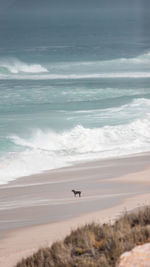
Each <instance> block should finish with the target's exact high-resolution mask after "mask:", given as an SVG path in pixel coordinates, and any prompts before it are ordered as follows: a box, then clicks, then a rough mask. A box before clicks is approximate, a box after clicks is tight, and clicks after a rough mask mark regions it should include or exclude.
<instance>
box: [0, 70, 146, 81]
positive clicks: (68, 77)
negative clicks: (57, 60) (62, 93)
mask: <svg viewBox="0 0 150 267" xmlns="http://www.w3.org/2000/svg"><path fill="white" fill-rule="evenodd" d="M39 72H42V71H39ZM43 72H47V71H46V70H44V71H43ZM14 73H15V72H14ZM117 78H134V79H135V78H136V79H138V78H150V72H120V73H115V72H111V73H94V74H83V75H80V74H67V75H63V74H47V75H13V76H11V75H4V74H0V79H1V80H9V79H11V80H80V79H117Z"/></svg>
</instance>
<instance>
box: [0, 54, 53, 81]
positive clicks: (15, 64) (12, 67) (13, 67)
mask: <svg viewBox="0 0 150 267" xmlns="http://www.w3.org/2000/svg"><path fill="white" fill-rule="evenodd" d="M43 72H48V70H47V69H46V68H45V67H42V66H41V65H40V64H27V63H25V62H22V61H20V60H18V59H14V58H10V59H1V60H0V74H2V75H3V76H6V77H7V74H8V73H11V74H18V73H32V74H33V73H43Z"/></svg>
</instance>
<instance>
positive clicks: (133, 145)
mask: <svg viewBox="0 0 150 267" xmlns="http://www.w3.org/2000/svg"><path fill="white" fill-rule="evenodd" d="M9 140H11V142H13V143H14V145H17V146H20V147H22V150H23V151H21V152H16V153H9V154H8V155H7V156H5V157H3V158H1V161H0V162H1V163H0V176H1V177H2V179H1V183H7V182H8V181H10V180H13V179H15V178H17V177H21V176H26V175H30V174H33V173H39V172H42V171H44V170H48V169H56V168H60V167H63V166H69V165H71V164H73V163H74V162H82V161H86V160H91V159H92V160H93V159H104V158H109V157H119V156H124V155H130V154H133V153H139V152H146V151H149V150H150V115H148V114H147V116H146V117H145V118H144V119H137V120H135V121H133V122H132V123H128V124H124V125H118V126H105V127H102V128H93V129H90V128H85V127H83V126H81V125H78V126H76V127H75V128H73V129H71V130H68V131H64V132H61V133H57V132H53V131H51V130H49V131H42V130H37V131H36V132H35V133H34V134H32V135H31V136H30V137H28V138H23V137H21V136H16V135H15V136H9Z"/></svg>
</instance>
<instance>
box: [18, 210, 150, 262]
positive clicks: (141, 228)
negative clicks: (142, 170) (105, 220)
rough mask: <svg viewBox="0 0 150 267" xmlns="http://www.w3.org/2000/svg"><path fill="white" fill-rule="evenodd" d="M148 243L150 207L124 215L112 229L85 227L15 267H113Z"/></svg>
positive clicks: (93, 225)
mask: <svg viewBox="0 0 150 267" xmlns="http://www.w3.org/2000/svg"><path fill="white" fill-rule="evenodd" d="M147 242H150V207H145V208H143V209H140V210H139V211H135V212H132V213H130V214H127V213H126V214H125V215H124V216H122V217H121V218H120V219H118V220H117V221H116V222H115V223H114V224H113V225H111V224H103V225H98V224H94V223H92V224H88V225H85V226H84V227H81V228H78V229H77V230H75V231H72V232H71V234H70V235H68V236H67V237H66V238H65V239H64V241H62V242H56V243H54V244H53V245H52V246H51V248H45V249H40V250H39V251H38V252H37V253H35V254H33V255H32V256H30V257H28V258H27V259H23V260H22V261H21V262H20V263H18V264H17V265H16V267H114V266H115V265H116V262H117V260H118V258H119V257H120V255H121V254H122V253H123V252H125V251H129V250H131V249H132V248H134V247H135V246H136V245H141V244H144V243H147Z"/></svg>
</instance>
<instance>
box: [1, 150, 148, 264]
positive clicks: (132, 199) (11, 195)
mask: <svg viewBox="0 0 150 267" xmlns="http://www.w3.org/2000/svg"><path fill="white" fill-rule="evenodd" d="M149 162H150V155H149V154H148V153H146V154H136V155H133V156H130V157H125V158H118V159H117V158H116V159H108V160H101V161H93V162H86V163H82V164H75V165H73V166H70V167H66V168H61V169H57V170H51V171H47V172H45V173H42V174H38V175H32V176H29V177H23V178H20V179H17V180H15V181H13V182H10V183H8V184H7V185H1V187H0V236H1V242H0V266H5V267H12V266H14V265H15V264H16V263H17V262H18V261H19V260H21V258H22V257H26V256H28V255H31V254H32V253H33V252H35V251H37V250H38V249H39V248H41V247H45V246H50V245H51V244H52V243H53V242H54V241H57V240H61V239H63V238H64V237H65V236H66V235H67V234H69V233H70V231H71V230H72V229H75V228H77V227H78V226H81V225H84V224H86V223H90V222H99V223H104V222H113V221H114V220H115V219H116V218H117V217H118V216H120V215H121V214H123V213H124V212H125V211H130V210H132V209H134V208H137V207H141V206H143V205H148V204H150V193H149V174H150V163H149ZM143 177H144V178H143ZM143 179H144V181H143ZM142 181H143V182H142ZM72 189H77V190H81V191H82V196H81V198H79V197H74V196H73V194H72V192H71V190H72Z"/></svg>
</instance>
